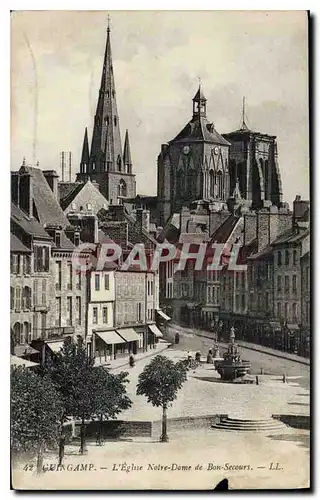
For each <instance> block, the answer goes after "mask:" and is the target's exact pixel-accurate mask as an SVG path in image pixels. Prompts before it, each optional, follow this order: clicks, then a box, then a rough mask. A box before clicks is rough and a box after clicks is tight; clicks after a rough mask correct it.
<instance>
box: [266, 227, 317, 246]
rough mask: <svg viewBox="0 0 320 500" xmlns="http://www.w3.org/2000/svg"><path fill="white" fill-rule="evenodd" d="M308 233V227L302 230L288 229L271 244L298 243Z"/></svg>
mask: <svg viewBox="0 0 320 500" xmlns="http://www.w3.org/2000/svg"><path fill="white" fill-rule="evenodd" d="M308 234H309V228H308V229H305V230H304V231H300V232H298V233H297V232H296V231H294V230H293V229H289V230H288V231H285V232H284V233H283V234H281V235H280V236H279V237H278V238H276V239H275V240H274V241H273V242H272V245H281V244H284V243H298V242H299V241H300V240H302V239H303V238H305V237H306V236H307V235H308Z"/></svg>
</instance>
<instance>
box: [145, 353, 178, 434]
mask: <svg viewBox="0 0 320 500" xmlns="http://www.w3.org/2000/svg"><path fill="white" fill-rule="evenodd" d="M186 380H187V367H186V366H185V365H184V364H183V363H182V362H181V361H179V362H177V363H174V362H173V361H172V360H171V359H169V358H167V357H166V356H156V357H155V358H154V359H153V360H152V361H151V363H149V364H148V365H147V366H146V367H145V368H144V370H143V372H142V373H140V375H139V378H138V385H137V394H138V395H144V396H146V398H147V400H148V403H152V404H153V406H161V407H162V434H161V436H160V441H162V442H166V441H168V439H169V438H168V435H167V409H168V406H170V405H171V404H172V403H173V401H174V400H175V399H176V397H177V393H178V390H179V389H181V387H182V385H183V383H184V382H185V381H186Z"/></svg>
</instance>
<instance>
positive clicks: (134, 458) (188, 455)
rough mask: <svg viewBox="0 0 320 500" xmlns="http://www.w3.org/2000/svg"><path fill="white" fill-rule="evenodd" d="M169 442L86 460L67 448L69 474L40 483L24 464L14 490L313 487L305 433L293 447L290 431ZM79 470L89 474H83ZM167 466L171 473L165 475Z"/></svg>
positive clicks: (113, 446)
mask: <svg viewBox="0 0 320 500" xmlns="http://www.w3.org/2000/svg"><path fill="white" fill-rule="evenodd" d="M169 437H170V441H169V443H159V442H152V441H151V440H150V439H136V440H133V441H129V442H128V441H127V442H126V441H117V442H107V443H106V444H105V445H104V446H103V447H98V446H94V445H92V446H90V445H89V446H88V454H87V455H85V456H82V457H81V456H79V455H78V454H77V450H78V449H77V448H75V447H73V448H71V447H69V448H68V449H67V450H66V455H65V458H64V461H63V465H64V466H65V468H66V470H62V471H61V470H60V471H48V472H45V473H44V474H41V476H40V477H37V476H35V474H34V473H33V472H24V471H23V465H24V464H23V463H20V464H18V465H17V466H16V468H15V470H14V471H13V485H14V487H19V484H23V487H24V488H28V487H29V488H30V487H31V488H33V489H36V488H38V489H48V488H51V489H52V488H53V489H56V488H60V489H72V488H75V489H82V488H83V489H104V490H109V489H200V490H201V489H206V490H208V489H209V490H210V489H213V488H214V486H215V485H216V484H217V483H218V482H219V481H221V480H222V479H225V478H227V479H228V480H229V488H230V489H241V488H246V489H254V488H302V487H308V485H309V452H308V448H307V447H306V445H305V443H307V441H308V432H306V431H296V437H297V439H296V440H295V441H292V436H291V435H290V431H288V433H287V432H285V434H283V435H282V436H276V437H275V436H272V437H267V436H264V435H259V434H256V433H255V434H254V435H253V434H252V433H242V434H241V433H233V432H232V433H230V432H221V431H218V430H215V429H210V430H207V431H204V430H202V431H196V432H195V431H193V432H190V431H189V432H186V433H177V432H176V433H170V436H169ZM288 439H290V440H288ZM34 463H35V462H33V464H34ZM271 463H273V467H276V464H277V463H278V464H279V465H278V470H270V464H271ZM50 464H51V466H52V467H53V468H55V467H56V465H57V456H56V455H55V456H47V457H46V459H45V461H44V465H45V468H49V466H50ZM79 464H81V466H82V467H87V471H83V470H82V471H81V472H79ZM172 464H173V465H172ZM89 466H90V467H91V470H90V471H89V470H88V468H89ZM165 466H167V467H169V470H167V471H165V470H163V469H162V470H161V467H165ZM239 466H240V467H242V470H241V469H240V468H239ZM244 466H245V469H243V467H244ZM67 467H68V468H69V470H67ZM77 467H78V468H77ZM182 467H184V470H181V468H182ZM80 470H81V469H80Z"/></svg>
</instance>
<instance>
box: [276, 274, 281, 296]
mask: <svg viewBox="0 0 320 500" xmlns="http://www.w3.org/2000/svg"><path fill="white" fill-rule="evenodd" d="M281 278H282V276H279V275H278V276H277V291H278V292H281V281H282V279H281Z"/></svg>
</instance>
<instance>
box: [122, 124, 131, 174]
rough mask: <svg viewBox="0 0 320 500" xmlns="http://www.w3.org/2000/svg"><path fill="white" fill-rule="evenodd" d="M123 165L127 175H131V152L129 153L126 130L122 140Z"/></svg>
mask: <svg viewBox="0 0 320 500" xmlns="http://www.w3.org/2000/svg"><path fill="white" fill-rule="evenodd" d="M123 164H124V167H125V169H126V172H127V173H128V174H131V170H132V160H131V151H130V142H129V132H128V130H126V136H125V139H124V148H123Z"/></svg>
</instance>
